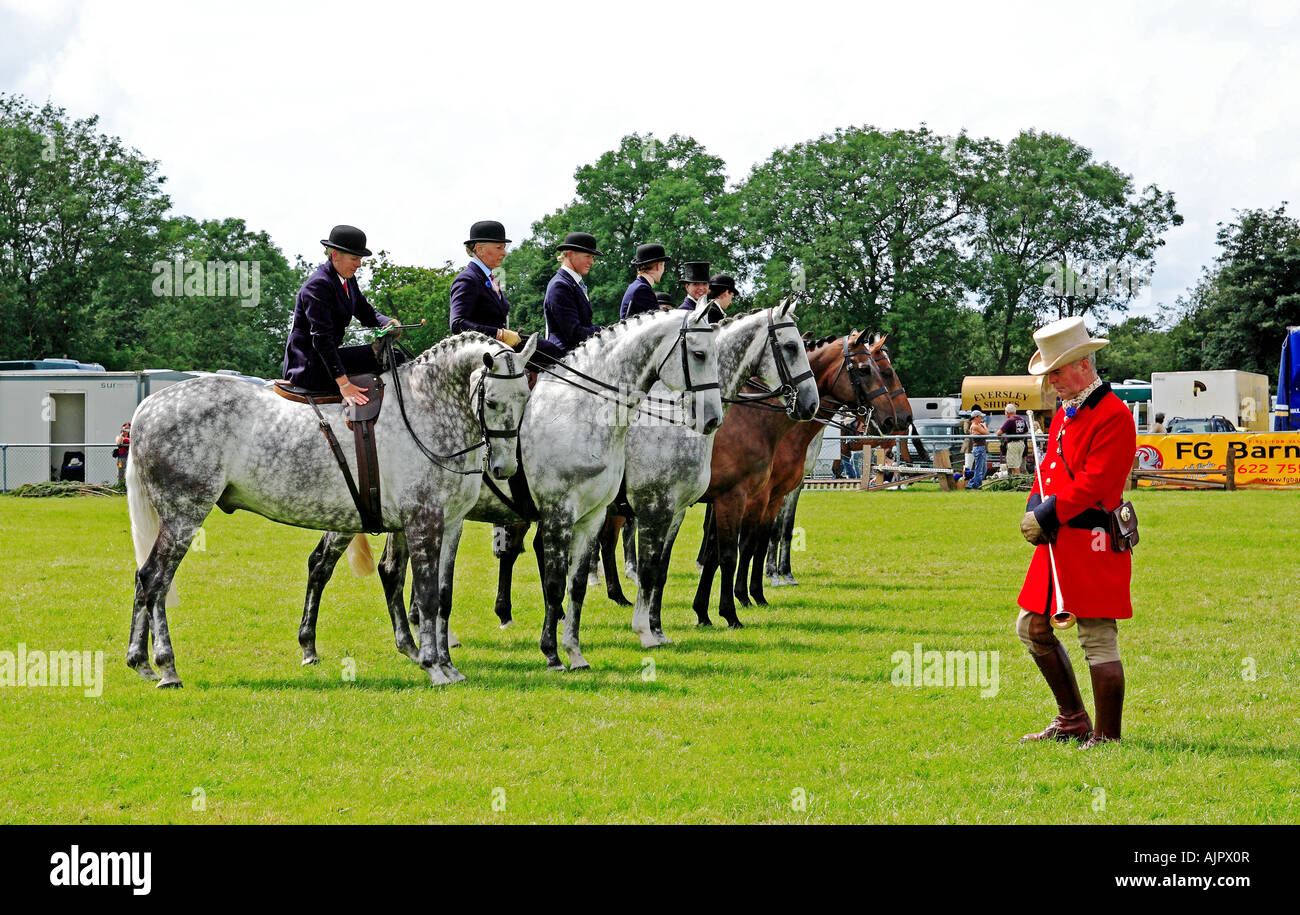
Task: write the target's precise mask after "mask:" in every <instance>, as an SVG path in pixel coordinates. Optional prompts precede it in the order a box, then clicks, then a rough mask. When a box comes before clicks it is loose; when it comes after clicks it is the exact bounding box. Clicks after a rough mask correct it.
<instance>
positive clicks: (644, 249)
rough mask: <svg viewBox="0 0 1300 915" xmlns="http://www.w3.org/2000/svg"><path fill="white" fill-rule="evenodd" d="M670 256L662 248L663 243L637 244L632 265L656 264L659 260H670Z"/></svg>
mask: <svg viewBox="0 0 1300 915" xmlns="http://www.w3.org/2000/svg"><path fill="white" fill-rule="evenodd" d="M670 260H672V258H671V257H669V256H668V252H667V251H665V250H664V246H663V245H656V244H648V245H637V249H636V257H634V258H633V259H632V266H633V267H643V266H645V265H647V264H656V263H658V262H659V261H670Z"/></svg>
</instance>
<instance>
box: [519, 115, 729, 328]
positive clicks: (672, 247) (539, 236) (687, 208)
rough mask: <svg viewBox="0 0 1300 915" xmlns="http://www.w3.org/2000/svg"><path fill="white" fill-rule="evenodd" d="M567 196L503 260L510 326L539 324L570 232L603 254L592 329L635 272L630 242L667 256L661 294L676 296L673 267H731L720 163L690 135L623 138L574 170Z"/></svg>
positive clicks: (592, 282)
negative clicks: (586, 235)
mask: <svg viewBox="0 0 1300 915" xmlns="http://www.w3.org/2000/svg"><path fill="white" fill-rule="evenodd" d="M574 178H575V180H576V182H577V187H576V196H575V197H574V199H573V200H572V201H571V202H570V203H568V204H566V205H565V206H563V207H561V208H560V209H558V210H556V211H555V212H554V213H551V214H549V215H547V216H544V217H542V218H541V219H540V220H538V221H537V222H535V223H533V226H532V231H531V233H530V235H529V237H528V238H527V239H526V240H525V241H524V242H522V243H521V244H520V245H519V246H518V247H517V248H516V249H515V250H513V251H511V252H510V253H509V254H508V255H507V256H506V260H505V262H504V263H503V264H502V270H503V271H504V274H503V279H504V283H505V288H506V294H507V297H508V298H509V300H510V319H511V324H512V326H514V327H516V328H519V329H520V330H521V332H531V331H535V330H541V329H542V328H543V324H544V319H543V315H542V302H543V300H544V299H545V296H546V284H547V283H549V282H550V280H551V277H552V276H553V275H554V274H555V271H556V269H557V265H556V260H555V255H556V252H555V246H556V245H558V244H560V242H562V241H563V240H564V236H565V235H566V234H568V233H569V232H590V233H591V234H592V235H594V236H596V240H597V244H598V246H599V248H600V250H601V252H602V253H603V254H604V256H603V257H600V258H597V259H596V265H595V266H594V267H593V268H592V270H591V273H590V274H589V275H588V278H587V285H588V286H589V287H590V294H591V303H592V311H593V314H594V317H595V321H596V323H598V324H608V323H610V322H613V321H617V320H618V309H619V303H620V302H621V301H622V299H623V292H624V290H625V289H626V288H627V284H628V283H629V282H631V280H632V277H633V276H634V273H633V270H632V268H631V267H630V266H629V263H630V262H631V260H632V258H633V256H634V255H635V253H636V246H637V245H639V244H644V243H646V242H651V241H657V242H660V243H661V244H663V245H664V247H665V248H666V249H667V251H668V254H669V255H671V256H672V257H673V259H674V266H673V267H670V269H669V271H668V272H667V273H665V275H664V280H663V281H662V282H661V284H660V288H661V289H667V290H670V291H674V292H676V291H677V290H680V288H681V287H680V285H677V284H676V277H677V273H676V269H675V265H678V264H680V263H681V262H682V261H685V260H707V261H709V262H710V263H711V264H712V265H713V270H714V272H725V271H727V270H735V269H736V268H737V266H738V263H737V261H736V259H735V256H734V254H733V253H732V252H733V250H734V246H735V245H734V242H735V230H734V229H733V228H731V227H733V226H735V224H736V223H735V217H734V214H733V212H732V202H731V200H730V197H729V195H728V193H727V190H726V183H727V179H726V174H725V171H724V163H723V161H722V160H721V159H719V158H718V157H716V156H713V155H710V154H709V153H708V152H707V151H706V150H705V148H704V147H703V146H701V145H700V144H699V143H697V142H696V141H695V140H693V139H691V138H690V137H683V136H679V135H677V134H673V135H672V136H671V137H669V138H668V139H667V140H666V141H660V140H658V139H656V138H655V137H654V136H653V135H646V136H644V137H642V136H641V135H640V134H632V135H629V136H626V137H624V138H623V139H622V141H621V142H620V143H619V147H618V149H615V150H610V151H608V152H606V153H604V154H603V155H601V156H600V158H599V159H597V160H596V161H595V162H592V163H589V164H587V165H583V166H580V167H579V168H578V169H577V171H575V172H574Z"/></svg>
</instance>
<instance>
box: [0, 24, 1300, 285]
mask: <svg viewBox="0 0 1300 915" xmlns="http://www.w3.org/2000/svg"><path fill="white" fill-rule="evenodd" d="M0 17H3V21H4V24H5V25H6V26H7V28H5V29H4V32H5V33H6V34H7V35H8V37H7V38H5V39H3V45H4V50H5V64H4V65H3V67H0V77H3V79H4V80H5V82H4V84H3V85H4V88H6V89H8V90H10V91H20V92H23V93H24V94H26V95H28V96H30V97H32V98H34V99H36V100H44V99H45V98H46V97H49V98H51V99H52V100H53V101H55V103H56V104H60V105H63V106H65V107H66V108H68V109H69V112H70V113H71V114H73V115H75V116H86V115H89V114H96V113H97V114H99V115H101V124H102V126H103V128H104V129H105V130H107V131H109V132H112V133H116V134H119V135H121V136H122V137H123V138H124V139H125V140H126V141H127V142H128V143H130V144H131V145H133V146H135V147H137V148H138V149H140V150H141V152H143V153H144V154H145V155H147V156H150V157H152V158H156V159H159V160H160V161H161V163H162V171H163V173H164V174H166V175H167V176H168V179H169V180H168V184H167V188H168V191H169V192H170V194H171V195H172V199H173V202H174V205H175V207H176V209H177V210H178V211H180V212H184V213H188V214H190V215H193V216H196V217H200V218H217V217H227V216H239V217H243V218H245V219H246V220H247V221H248V223H249V224H250V225H251V226H253V227H255V228H263V229H266V230H267V231H269V232H270V233H271V235H272V236H273V237H274V238H275V240H276V241H277V242H278V243H279V244H280V245H281V246H282V247H284V249H285V251H286V253H287V254H289V255H290V256H291V257H292V255H293V254H295V253H303V254H305V255H307V256H309V257H314V256H315V254H316V253H317V247H316V240H317V239H319V238H321V237H323V235H324V234H325V233H326V232H327V231H328V229H329V227H330V225H332V224H333V223H335V222H352V223H355V224H357V225H360V226H362V227H363V228H364V229H365V230H366V231H367V232H368V233H369V235H370V238H371V240H372V245H371V246H372V247H376V248H380V247H382V248H386V249H388V250H389V251H390V252H392V253H393V255H394V256H395V257H397V258H398V259H399V260H401V261H404V262H409V263H425V264H433V263H439V262H441V261H443V260H446V259H451V260H453V261H459V260H460V256H461V250H460V245H459V242H460V241H461V240H462V239H463V238H464V237H465V236H464V232H465V230H466V229H467V228H468V227H469V225H470V223H472V222H473V221H475V220H477V219H484V218H497V219H501V220H502V221H504V222H505V223H506V226H507V228H508V230H509V232H510V234H511V237H512V238H514V239H516V240H519V239H522V238H524V237H526V235H527V234H528V229H529V225H530V223H531V222H532V221H533V220H535V219H538V218H540V217H541V216H542V215H544V214H545V213H547V212H550V211H552V210H554V209H555V208H556V207H558V206H560V205H562V204H563V203H565V202H566V201H567V200H569V199H570V198H571V196H572V193H573V180H572V175H573V171H574V169H575V168H576V167H577V166H578V165H579V164H582V163H585V162H589V161H591V160H592V159H594V158H595V157H596V156H598V155H599V154H600V153H602V152H603V151H605V150H607V149H610V148H612V147H614V146H615V145H616V144H617V143H618V140H619V138H620V137H621V136H623V135H624V134H627V133H631V132H640V133H646V132H654V133H656V134H658V135H660V136H667V135H668V134H670V133H673V132H680V133H686V134H690V135H692V136H694V137H695V138H696V139H698V140H699V141H700V142H702V143H704V144H705V145H706V146H707V147H708V148H709V149H710V151H712V152H713V153H715V154H716V155H719V156H721V157H722V158H723V159H724V160H725V161H726V162H727V163H728V167H729V170H730V174H731V177H732V178H733V179H739V178H742V177H743V176H744V175H745V174H746V173H747V172H748V170H749V168H750V167H751V166H752V165H753V164H754V163H755V162H758V161H761V160H762V159H764V158H766V157H767V155H768V154H769V153H770V152H771V151H772V150H773V149H774V148H776V147H778V146H785V145H789V144H791V143H796V142H799V141H801V140H805V139H809V138H811V137H815V136H817V135H820V134H822V133H825V132H827V131H830V130H832V129H834V128H835V127H839V126H846V125H850V124H863V123H871V124H875V125H877V126H880V127H884V128H895V127H915V126H916V125H917V124H919V123H920V122H922V121H925V122H927V123H928V124H929V126H930V127H931V128H932V129H935V130H938V131H942V132H956V131H957V130H960V129H962V128H966V129H968V130H969V131H970V132H971V133H972V134H976V135H990V136H995V137H998V138H1000V139H1004V140H1005V139H1007V138H1009V137H1011V136H1013V135H1014V134H1015V133H1016V132H1017V131H1019V130H1021V129H1024V128H1028V127H1034V128H1038V129H1043V130H1051V131H1054V132H1059V133H1064V134H1067V135H1069V136H1070V137H1072V138H1074V139H1075V140H1077V141H1079V142H1081V143H1083V144H1084V145H1086V146H1088V147H1090V148H1091V149H1092V150H1093V151H1094V152H1095V154H1096V155H1097V156H1098V157H1099V158H1101V159H1105V160H1107V161H1110V162H1111V163H1113V164H1115V165H1117V166H1118V167H1120V168H1122V169H1124V170H1125V171H1128V172H1130V173H1132V174H1133V175H1134V178H1135V181H1136V182H1137V184H1138V185H1139V186H1142V185H1146V184H1149V183H1154V184H1157V185H1158V186H1160V187H1161V188H1162V189H1165V190H1172V191H1173V192H1174V193H1175V195H1176V197H1177V200H1178V206H1179V209H1180V211H1181V212H1182V213H1183V215H1184V216H1185V217H1186V218H1187V222H1186V224H1185V225H1184V226H1183V227H1181V228H1179V229H1176V230H1173V231H1171V232H1170V233H1169V234H1168V236H1167V240H1168V244H1167V245H1166V247H1165V248H1163V249H1162V250H1161V254H1160V257H1159V259H1158V262H1157V265H1158V266H1157V272H1156V274H1155V277H1154V284H1153V285H1154V290H1153V295H1152V296H1151V297H1150V299H1152V300H1154V301H1165V302H1172V301H1173V299H1174V297H1175V296H1177V295H1178V294H1179V293H1181V292H1182V291H1183V290H1184V289H1186V288H1187V287H1188V286H1189V285H1190V284H1191V283H1193V282H1194V281H1195V279H1196V276H1197V274H1198V273H1199V270H1200V267H1201V265H1202V264H1204V263H1206V262H1208V261H1209V259H1210V258H1212V257H1213V255H1214V251H1215V245H1214V231H1215V223H1216V222H1218V221H1220V220H1226V219H1229V218H1231V210H1232V209H1233V208H1234V207H1235V208H1241V207H1253V206H1275V205H1276V204H1277V203H1278V202H1280V201H1281V200H1284V199H1288V200H1289V199H1295V194H1296V188H1297V181H1298V179H1300V174H1298V172H1300V168H1298V167H1297V166H1296V165H1295V164H1294V163H1295V155H1294V150H1295V149H1296V148H1297V147H1298V145H1300V126H1298V124H1297V117H1296V115H1295V113H1294V108H1293V106H1292V104H1291V102H1290V99H1289V90H1290V87H1292V86H1295V85H1300V72H1298V71H1300V64H1298V63H1297V58H1296V55H1295V54H1293V53H1291V49H1292V48H1293V47H1294V46H1295V42H1296V39H1297V38H1298V37H1300V35H1298V34H1297V31H1298V29H1297V25H1298V24H1300V12H1298V11H1297V10H1296V9H1295V8H1294V7H1293V6H1292V5H1290V4H1288V3H1285V2H1277V3H1269V4H1262V5H1260V4H1252V5H1250V6H1249V7H1247V8H1244V9H1243V8H1242V7H1240V6H1238V5H1235V4H1234V5H1231V6H1227V5H1221V4H1215V3H1199V4H1186V3H1178V4H1174V3H1165V4H1142V5H1129V4H1125V3H1100V4H1096V5H1094V6H1091V7H1088V8H1079V7H1074V8H1067V7H1056V6H1050V7H1049V6H1046V5H1042V4H1029V3H1012V4H1001V5H999V6H997V7H993V6H990V5H987V4H980V5H976V4H959V3H953V4H943V5H933V4H926V5H917V6H913V7H906V8H904V7H901V6H896V5H895V6H889V7H883V8H879V9H873V8H869V7H866V6H864V5H859V4H844V5H840V4H801V5H797V6H796V5H791V4H789V3H781V4H776V3H766V4H762V3H725V4H724V3H719V4H709V5H705V4H699V3H684V2H677V0H669V2H664V3H660V4H657V5H654V6H652V7H649V8H646V7H638V8H631V7H626V6H615V5H610V4H604V5H598V6H590V7H572V6H570V7H551V6H546V5H541V4H530V3H519V2H505V0H499V2H496V3H493V4H486V5H480V6H475V7H470V6H466V7H445V8H443V7H433V6H428V7H412V6H410V5H405V4H401V5H391V4H383V3H376V4H369V5H365V6H360V5H351V4H340V3H303V4H295V5H288V4H278V3H275V4H273V3H265V2H262V3H248V2H234V3H226V4H222V5H220V6H216V7H213V6H208V7H205V8H192V7H187V6H181V5H178V4H165V3H125V4H124V3H116V4H90V5H85V6H81V5H68V4H63V5H59V4H46V3H31V4H26V3H24V4H15V3H13V2H9V0H6V2H4V5H3V7H0Z"/></svg>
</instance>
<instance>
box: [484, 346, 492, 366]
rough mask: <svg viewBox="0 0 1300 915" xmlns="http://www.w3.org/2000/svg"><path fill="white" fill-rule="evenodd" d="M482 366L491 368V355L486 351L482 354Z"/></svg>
mask: <svg viewBox="0 0 1300 915" xmlns="http://www.w3.org/2000/svg"><path fill="white" fill-rule="evenodd" d="M483 364H484V365H486V366H487V367H488V368H492V354H491V353H490V352H487V351H486V350H484V352H483Z"/></svg>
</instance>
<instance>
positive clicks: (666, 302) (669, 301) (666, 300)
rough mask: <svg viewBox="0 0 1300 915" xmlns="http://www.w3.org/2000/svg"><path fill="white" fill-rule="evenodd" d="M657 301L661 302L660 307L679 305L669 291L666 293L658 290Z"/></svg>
mask: <svg viewBox="0 0 1300 915" xmlns="http://www.w3.org/2000/svg"><path fill="white" fill-rule="evenodd" d="M655 301H656V302H658V303H659V307H660V308H676V307H677V305H676V303H674V302H673V297H672V296H670V295H669V294H668V293H666V292H656V293H655Z"/></svg>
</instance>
